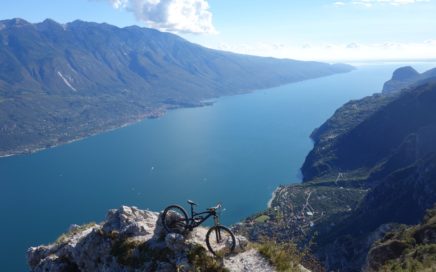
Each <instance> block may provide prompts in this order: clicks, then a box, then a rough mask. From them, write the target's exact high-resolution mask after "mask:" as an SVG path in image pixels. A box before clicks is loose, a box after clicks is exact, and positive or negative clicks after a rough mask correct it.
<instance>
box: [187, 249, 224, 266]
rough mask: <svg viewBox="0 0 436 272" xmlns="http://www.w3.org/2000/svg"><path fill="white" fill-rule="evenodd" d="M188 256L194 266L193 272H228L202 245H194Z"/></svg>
mask: <svg viewBox="0 0 436 272" xmlns="http://www.w3.org/2000/svg"><path fill="white" fill-rule="evenodd" d="M187 255H188V260H189V262H190V263H191V264H192V266H193V272H228V269H226V268H224V267H223V264H222V262H221V261H220V260H219V259H218V258H215V257H211V256H210V255H209V254H208V252H207V250H206V249H205V248H204V247H202V246H200V245H192V248H191V249H190V250H189V252H188V254H187Z"/></svg>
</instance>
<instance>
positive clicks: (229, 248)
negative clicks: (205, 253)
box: [206, 225, 236, 256]
mask: <svg viewBox="0 0 436 272" xmlns="http://www.w3.org/2000/svg"><path fill="white" fill-rule="evenodd" d="M224 233H225V234H226V235H228V237H223V236H224V235H223V234H224ZM211 235H212V237H211ZM211 239H215V241H214V240H211ZM228 239H230V242H229V240H228ZM220 240H221V241H220ZM229 243H230V244H229ZM216 244H219V245H220V246H221V247H223V250H221V251H218V250H217V248H219V247H216V246H215V245H216ZM206 245H207V248H208V249H209V251H210V252H211V253H212V254H213V255H215V256H225V255H228V254H231V253H232V252H233V251H234V250H235V246H236V239H235V235H234V234H233V232H232V231H231V230H230V229H229V228H227V227H225V226H221V225H218V226H213V227H211V228H210V229H209V230H208V231H207V234H206Z"/></svg>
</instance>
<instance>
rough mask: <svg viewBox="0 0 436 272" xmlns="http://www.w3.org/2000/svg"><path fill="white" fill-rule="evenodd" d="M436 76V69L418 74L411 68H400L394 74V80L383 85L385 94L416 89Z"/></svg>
mask: <svg viewBox="0 0 436 272" xmlns="http://www.w3.org/2000/svg"><path fill="white" fill-rule="evenodd" d="M435 76H436V69H432V70H429V71H426V72H424V73H422V74H420V73H418V72H417V71H416V70H415V69H413V68H412V67H411V66H404V67H401V68H398V69H397V70H395V71H394V73H393V74H392V78H391V79H390V80H389V81H386V83H385V84H384V85H383V93H390V92H395V91H400V90H402V89H404V88H407V87H416V86H418V85H421V84H424V83H425V82H426V80H428V79H430V78H432V77H435Z"/></svg>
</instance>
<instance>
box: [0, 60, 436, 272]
mask: <svg viewBox="0 0 436 272" xmlns="http://www.w3.org/2000/svg"><path fill="white" fill-rule="evenodd" d="M401 65H404V64H398V63H397V64H378V65H374V64H372V65H362V66H358V69H357V70H355V71H353V72H350V73H347V74H339V75H334V76H330V77H325V78H320V79H314V80H309V81H305V82H300V83H295V84H290V85H285V86H280V87H276V88H272V89H268V90H259V91H256V92H253V93H250V94H246V95H238V96H231V97H223V98H220V99H218V100H217V101H216V103H215V104H214V105H213V106H209V107H202V108H190V109H179V110H174V111H171V112H168V114H167V115H165V116H164V117H162V118H160V119H154V120H144V121H142V122H139V123H136V124H134V125H131V126H128V127H124V128H121V129H118V130H115V131H111V132H107V133H103V134H100V135H97V136H93V137H90V138H87V139H84V140H81V141H78V142H74V143H71V144H67V145H63V146H60V147H56V148H52V149H49V150H45V151H41V152H38V153H35V154H32V155H23V156H14V157H8V158H0V186H1V187H0V188H1V189H0V214H1V223H0V245H1V246H0V263H1V269H0V270H1V271H26V270H27V266H26V263H25V253H26V249H27V248H28V247H29V246H31V245H38V244H41V243H48V242H50V241H53V240H54V239H56V237H58V236H59V235H60V234H61V233H62V232H65V231H66V230H67V229H68V227H69V226H70V225H71V224H73V223H74V224H82V223H87V222H90V221H97V222H98V221H102V220H103V219H104V216H105V214H106V211H107V210H108V209H110V208H117V207H119V206H120V205H135V206H138V207H140V208H144V209H145V208H148V209H152V210H156V211H159V210H162V209H163V208H164V207H165V206H166V205H168V204H172V203H180V204H184V205H185V203H186V200H187V199H192V200H194V201H196V202H197V203H199V207H200V208H206V207H208V206H211V205H214V204H216V203H217V202H222V203H223V205H224V207H225V208H226V211H225V212H224V213H223V214H222V215H223V218H222V221H223V223H225V224H231V223H235V222H237V221H238V220H240V219H243V218H244V217H246V216H248V215H251V214H253V213H256V212H258V211H261V210H263V209H264V208H265V207H266V203H267V201H268V199H269V198H270V196H271V193H272V192H273V190H274V189H275V188H276V186H278V185H280V184H290V183H295V182H299V181H300V177H299V168H300V166H301V165H302V163H303V161H304V158H305V156H306V155H307V153H308V152H309V151H310V149H311V147H312V142H311V140H310V139H309V135H310V133H311V132H312V130H313V129H314V128H316V127H318V126H319V125H321V124H322V123H323V122H324V121H325V120H326V119H327V118H328V117H330V116H331V115H332V114H333V113H334V111H335V110H336V109H337V108H338V107H339V106H341V105H342V104H344V103H345V102H347V101H348V100H350V99H358V98H361V97H364V96H367V95H370V94H372V93H375V92H378V91H379V90H380V89H381V88H382V85H383V82H384V81H386V80H387V79H388V78H390V76H391V74H392V71H393V70H394V69H395V68H397V67H399V66H401ZM413 65H414V67H416V68H417V69H418V70H420V71H423V70H425V69H427V68H431V67H434V64H433V63H418V64H413ZM0 140H1V139H0Z"/></svg>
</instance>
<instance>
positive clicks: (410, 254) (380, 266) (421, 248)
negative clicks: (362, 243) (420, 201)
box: [366, 206, 436, 271]
mask: <svg viewBox="0 0 436 272" xmlns="http://www.w3.org/2000/svg"><path fill="white" fill-rule="evenodd" d="M435 256H436V206H435V207H434V208H433V209H430V210H428V211H427V213H426V216H425V217H424V220H423V222H421V223H420V224H418V225H415V226H410V227H406V226H400V227H397V228H396V230H394V231H391V232H389V233H388V234H386V235H385V236H384V237H383V238H382V239H380V240H379V241H377V242H376V243H374V244H373V245H372V247H371V249H370V251H369V254H368V258H367V263H366V270H367V271H398V270H399V269H400V268H401V269H402V271H433V270H434V269H435V268H436V258H435Z"/></svg>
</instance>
